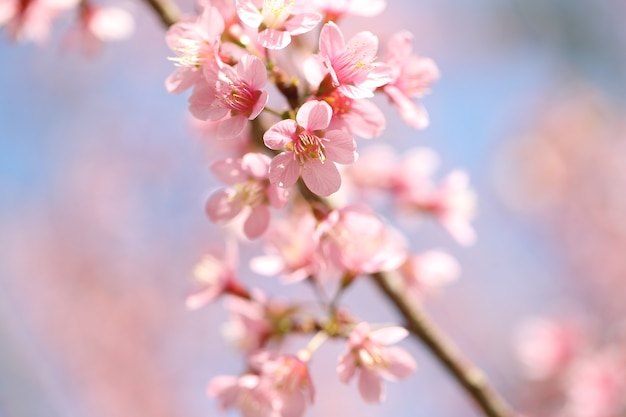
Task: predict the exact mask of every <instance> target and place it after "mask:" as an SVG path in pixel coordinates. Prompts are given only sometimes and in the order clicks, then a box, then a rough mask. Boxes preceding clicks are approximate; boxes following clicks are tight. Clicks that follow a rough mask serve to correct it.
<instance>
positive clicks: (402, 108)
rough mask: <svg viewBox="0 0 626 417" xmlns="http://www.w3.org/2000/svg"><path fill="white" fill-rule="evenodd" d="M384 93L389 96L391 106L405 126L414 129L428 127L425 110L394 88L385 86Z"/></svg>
mask: <svg viewBox="0 0 626 417" xmlns="http://www.w3.org/2000/svg"><path fill="white" fill-rule="evenodd" d="M384 91H385V93H386V94H387V96H389V99H390V100H391V104H393V106H394V107H395V108H396V110H397V111H398V113H400V117H401V118H402V120H403V121H404V122H405V123H406V124H407V125H409V126H411V127H413V128H415V129H424V128H426V127H428V124H429V121H428V113H426V109H424V108H423V107H422V106H421V105H419V104H417V103H416V102H414V101H413V100H411V99H410V98H409V97H407V96H406V95H405V94H404V93H403V92H402V91H400V90H399V89H398V88H397V87H395V86H392V85H388V86H385V88H384Z"/></svg>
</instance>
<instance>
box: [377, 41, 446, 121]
mask: <svg viewBox="0 0 626 417" xmlns="http://www.w3.org/2000/svg"><path fill="white" fill-rule="evenodd" d="M412 44H413V35H412V34H411V33H410V32H407V31H403V32H399V33H396V34H395V35H393V36H392V37H391V39H390V40H389V42H388V43H387V55H386V56H385V59H384V62H386V63H387V64H389V66H390V67H391V68H392V69H393V71H392V80H391V81H389V83H387V84H385V85H384V86H383V91H384V92H385V94H387V96H388V97H389V100H390V101H391V103H392V104H393V106H394V107H395V108H396V109H397V110H398V112H399V113H400V116H401V117H402V120H404V122H405V123H407V124H408V125H409V126H411V127H414V128H416V129H423V128H425V127H426V126H428V113H426V110H425V109H424V107H422V106H421V105H420V104H418V103H416V102H415V101H414V99H415V98H420V97H422V96H423V95H424V94H425V93H426V92H428V90H429V88H430V86H431V85H432V84H433V83H434V82H435V81H437V79H438V78H439V69H438V68H437V65H435V63H434V61H433V60H432V59H430V58H423V57H418V56H416V55H412V54H411V49H412Z"/></svg>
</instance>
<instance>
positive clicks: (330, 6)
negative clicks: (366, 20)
mask: <svg viewBox="0 0 626 417" xmlns="http://www.w3.org/2000/svg"><path fill="white" fill-rule="evenodd" d="M312 3H313V5H314V6H315V8H316V9H317V10H318V11H319V12H320V13H324V15H325V16H326V18H325V21H330V20H332V21H335V22H336V21H338V20H339V19H341V18H343V17H344V16H366V17H373V16H376V15H378V14H380V13H381V12H382V11H383V10H384V9H385V6H387V3H386V1H385V0H312Z"/></svg>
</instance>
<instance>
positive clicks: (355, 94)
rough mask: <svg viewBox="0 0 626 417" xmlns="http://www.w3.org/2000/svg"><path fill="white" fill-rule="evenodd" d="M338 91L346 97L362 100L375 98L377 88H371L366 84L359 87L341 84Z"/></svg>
mask: <svg viewBox="0 0 626 417" xmlns="http://www.w3.org/2000/svg"><path fill="white" fill-rule="evenodd" d="M338 90H339V91H340V92H341V94H343V95H344V96H346V97H350V98H353V99H361V98H368V97H374V90H375V87H374V88H370V87H368V86H366V85H365V83H361V84H359V85H350V84H341V85H340V86H339V88H338Z"/></svg>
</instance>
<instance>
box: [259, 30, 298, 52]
mask: <svg viewBox="0 0 626 417" xmlns="http://www.w3.org/2000/svg"><path fill="white" fill-rule="evenodd" d="M257 40H258V41H259V43H260V44H261V45H263V46H264V47H265V48H267V49H284V48H285V47H286V46H287V45H289V43H291V35H290V34H289V32H285V31H284V30H276V29H265V30H263V31H261V32H259V34H258V36H257Z"/></svg>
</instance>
